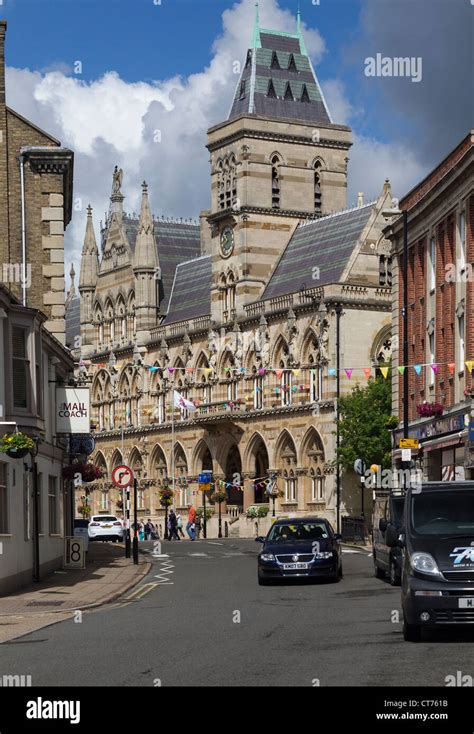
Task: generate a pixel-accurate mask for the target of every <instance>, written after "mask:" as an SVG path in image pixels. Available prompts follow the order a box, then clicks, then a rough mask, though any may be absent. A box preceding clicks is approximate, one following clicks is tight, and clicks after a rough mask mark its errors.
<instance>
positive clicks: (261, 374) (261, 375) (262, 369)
mask: <svg viewBox="0 0 474 734" xmlns="http://www.w3.org/2000/svg"><path fill="white" fill-rule="evenodd" d="M258 374H259V375H260V377H263V376H264V375H265V370H264V368H263V367H261V368H260V369H259V370H258Z"/></svg>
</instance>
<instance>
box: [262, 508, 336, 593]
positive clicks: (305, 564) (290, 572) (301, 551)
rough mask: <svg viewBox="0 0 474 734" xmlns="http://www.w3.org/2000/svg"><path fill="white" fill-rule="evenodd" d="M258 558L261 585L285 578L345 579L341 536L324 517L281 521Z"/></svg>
mask: <svg viewBox="0 0 474 734" xmlns="http://www.w3.org/2000/svg"><path fill="white" fill-rule="evenodd" d="M255 540H257V541H258V542H260V543H263V547H262V550H261V551H260V553H259V555H258V583H259V584H260V586H267V585H268V584H271V583H273V582H274V581H278V580H281V579H291V578H297V579H305V578H306V579H310V578H311V579H329V580H330V581H339V580H340V579H341V578H342V552H341V543H340V541H341V536H340V535H339V534H338V533H335V532H334V531H333V529H332V527H331V525H330V524H329V522H328V521H327V520H325V519H323V518H320V517H302V518H287V519H282V520H277V521H276V522H275V523H274V524H273V525H272V527H271V528H270V530H269V531H268V534H267V536H266V538H263V537H261V536H259V537H257V538H255Z"/></svg>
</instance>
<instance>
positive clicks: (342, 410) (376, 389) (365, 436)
mask: <svg viewBox="0 0 474 734" xmlns="http://www.w3.org/2000/svg"><path fill="white" fill-rule="evenodd" d="M391 407H392V395H391V381H390V380H386V379H384V378H382V377H379V378H376V379H375V380H374V379H372V378H371V379H370V380H369V382H368V384H367V385H366V386H364V387H361V386H360V385H359V384H357V385H356V386H355V387H354V389H353V390H352V393H351V394H350V395H346V396H345V397H342V398H340V400H339V444H340V445H339V462H340V465H341V466H342V467H343V468H344V469H353V467H354V461H355V460H356V459H363V460H364V462H365V464H366V467H367V468H368V467H369V466H370V465H371V464H379V465H381V467H382V469H389V468H390V466H391V463H392V452H391V438H390V430H391V429H392V428H395V427H396V426H397V425H398V420H397V418H395V416H393V415H392V411H391Z"/></svg>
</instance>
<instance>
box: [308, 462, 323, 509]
mask: <svg viewBox="0 0 474 734" xmlns="http://www.w3.org/2000/svg"><path fill="white" fill-rule="evenodd" d="M311 499H312V501H313V502H324V499H325V492H324V476H323V475H322V474H321V470H320V469H317V470H316V472H315V471H314V469H311Z"/></svg>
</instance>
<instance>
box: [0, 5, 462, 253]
mask: <svg viewBox="0 0 474 734" xmlns="http://www.w3.org/2000/svg"><path fill="white" fill-rule="evenodd" d="M254 3H255V0H161V5H159V4H155V0H3V3H2V5H1V6H0V15H2V16H4V17H6V18H7V20H8V32H7V44H6V60H7V67H8V69H7V102H8V104H9V105H10V106H12V107H13V108H14V109H16V110H17V111H18V112H20V113H21V114H23V115H24V116H25V117H27V118H28V119H31V120H32V121H33V122H35V123H36V124H38V125H39V126H40V127H42V128H44V129H45V130H47V131H48V132H50V133H51V134H53V135H55V136H56V137H57V138H58V139H60V140H61V142H62V143H63V144H64V145H67V146H69V147H71V148H72V149H73V150H74V151H75V155H76V168H75V194H76V196H77V199H78V205H77V208H76V210H75V211H76V213H75V215H74V217H73V222H72V225H71V227H70V228H69V232H68V243H69V244H68V246H69V247H70V248H71V251H72V254H73V257H74V259H77V253H78V252H79V251H80V247H81V240H82V233H83V226H84V222H85V208H86V206H87V204H88V203H89V202H90V203H91V204H92V206H93V208H94V218H95V221H96V226H97V223H98V221H97V220H98V218H99V217H100V216H102V213H103V212H104V210H105V209H106V208H107V201H108V195H109V192H110V181H111V174H112V170H113V167H114V165H116V164H117V165H119V166H121V167H123V169H124V193H125V194H126V196H127V200H126V207H127V208H128V210H129V211H133V210H134V209H135V208H136V207H137V206H138V202H139V196H140V190H141V189H140V184H141V181H142V180H143V179H144V178H146V179H147V181H148V183H149V187H150V197H151V202H152V206H153V209H154V211H155V213H156V214H158V215H159V214H162V213H164V214H166V215H171V216H183V217H189V216H193V217H195V216H196V215H198V214H199V211H200V210H201V209H204V208H207V207H208V205H209V164H208V154H207V151H206V148H205V144H206V131H207V128H208V127H210V126H211V125H213V124H216V123H218V122H221V121H223V120H224V119H225V117H226V114H227V111H228V109H229V107H230V104H231V100H232V96H233V92H234V89H235V84H236V77H235V72H233V71H232V65H233V64H234V62H235V61H237V60H238V61H243V60H244V59H245V53H246V49H247V45H248V43H249V40H250V37H251V31H252V21H253V16H254ZM299 4H300V6H301V12H302V20H303V24H304V34H305V39H306V42H307V45H308V48H309V49H310V52H311V55H312V58H313V62H314V64H315V67H316V71H317V74H318V77H319V79H320V82H321V84H322V87H323V91H324V94H325V96H326V99H327V102H328V105H329V108H330V110H331V112H332V115H333V118H334V121H335V122H338V123H342V124H348V125H350V126H351V127H352V129H353V135H354V145H353V147H352V149H351V153H350V162H349V195H348V205H351V204H352V203H354V202H355V200H356V198H357V192H359V191H363V192H364V194H365V196H366V200H367V199H373V198H375V197H376V196H377V194H378V193H379V192H380V190H381V188H382V185H383V181H384V179H385V178H386V177H388V178H390V180H391V182H392V187H393V190H394V194H396V195H397V196H402V195H403V194H404V193H405V192H406V191H407V190H409V188H411V187H412V186H413V185H415V184H416V183H417V182H418V181H419V180H420V179H421V178H422V177H423V176H424V175H425V174H426V173H427V172H428V171H429V170H430V169H431V168H432V167H434V166H435V165H436V164H437V163H438V162H439V161H440V160H441V158H442V157H443V156H444V155H446V154H447V153H448V152H449V151H450V150H451V149H452V148H453V147H454V146H455V145H456V144H457V142H458V141H459V140H461V139H462V137H464V136H465V135H466V134H467V132H468V130H469V129H470V127H472V126H473V120H474V114H473V110H474V101H473V100H474V94H473V75H472V69H473V48H474V34H473V27H474V26H473V22H474V5H473V4H471V2H470V0H320V3H319V4H316V2H315V1H314V4H313V0H300V2H299ZM297 7H298V0H260V12H261V16H262V25H263V26H264V27H265V26H270V27H273V28H275V29H277V30H286V31H290V32H291V31H294V30H295V26H296V11H297ZM377 53H381V54H383V55H387V56H390V57H395V56H400V57H413V58H414V59H421V61H422V65H423V77H422V80H421V81H420V82H419V83H414V82H413V81H412V80H411V79H409V78H397V79H396V78H368V77H367V76H366V74H365V59H366V58H367V57H369V56H371V57H372V56H373V57H375V55H376V54H377ZM76 61H80V62H81V64H82V73H81V74H79V75H78V74H74V70H73V67H74V64H75V62H76ZM237 78H238V77H237ZM157 130H158V131H159V132H160V135H159V137H160V144H159V145H157V144H156V140H155V138H156V131H157Z"/></svg>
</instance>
